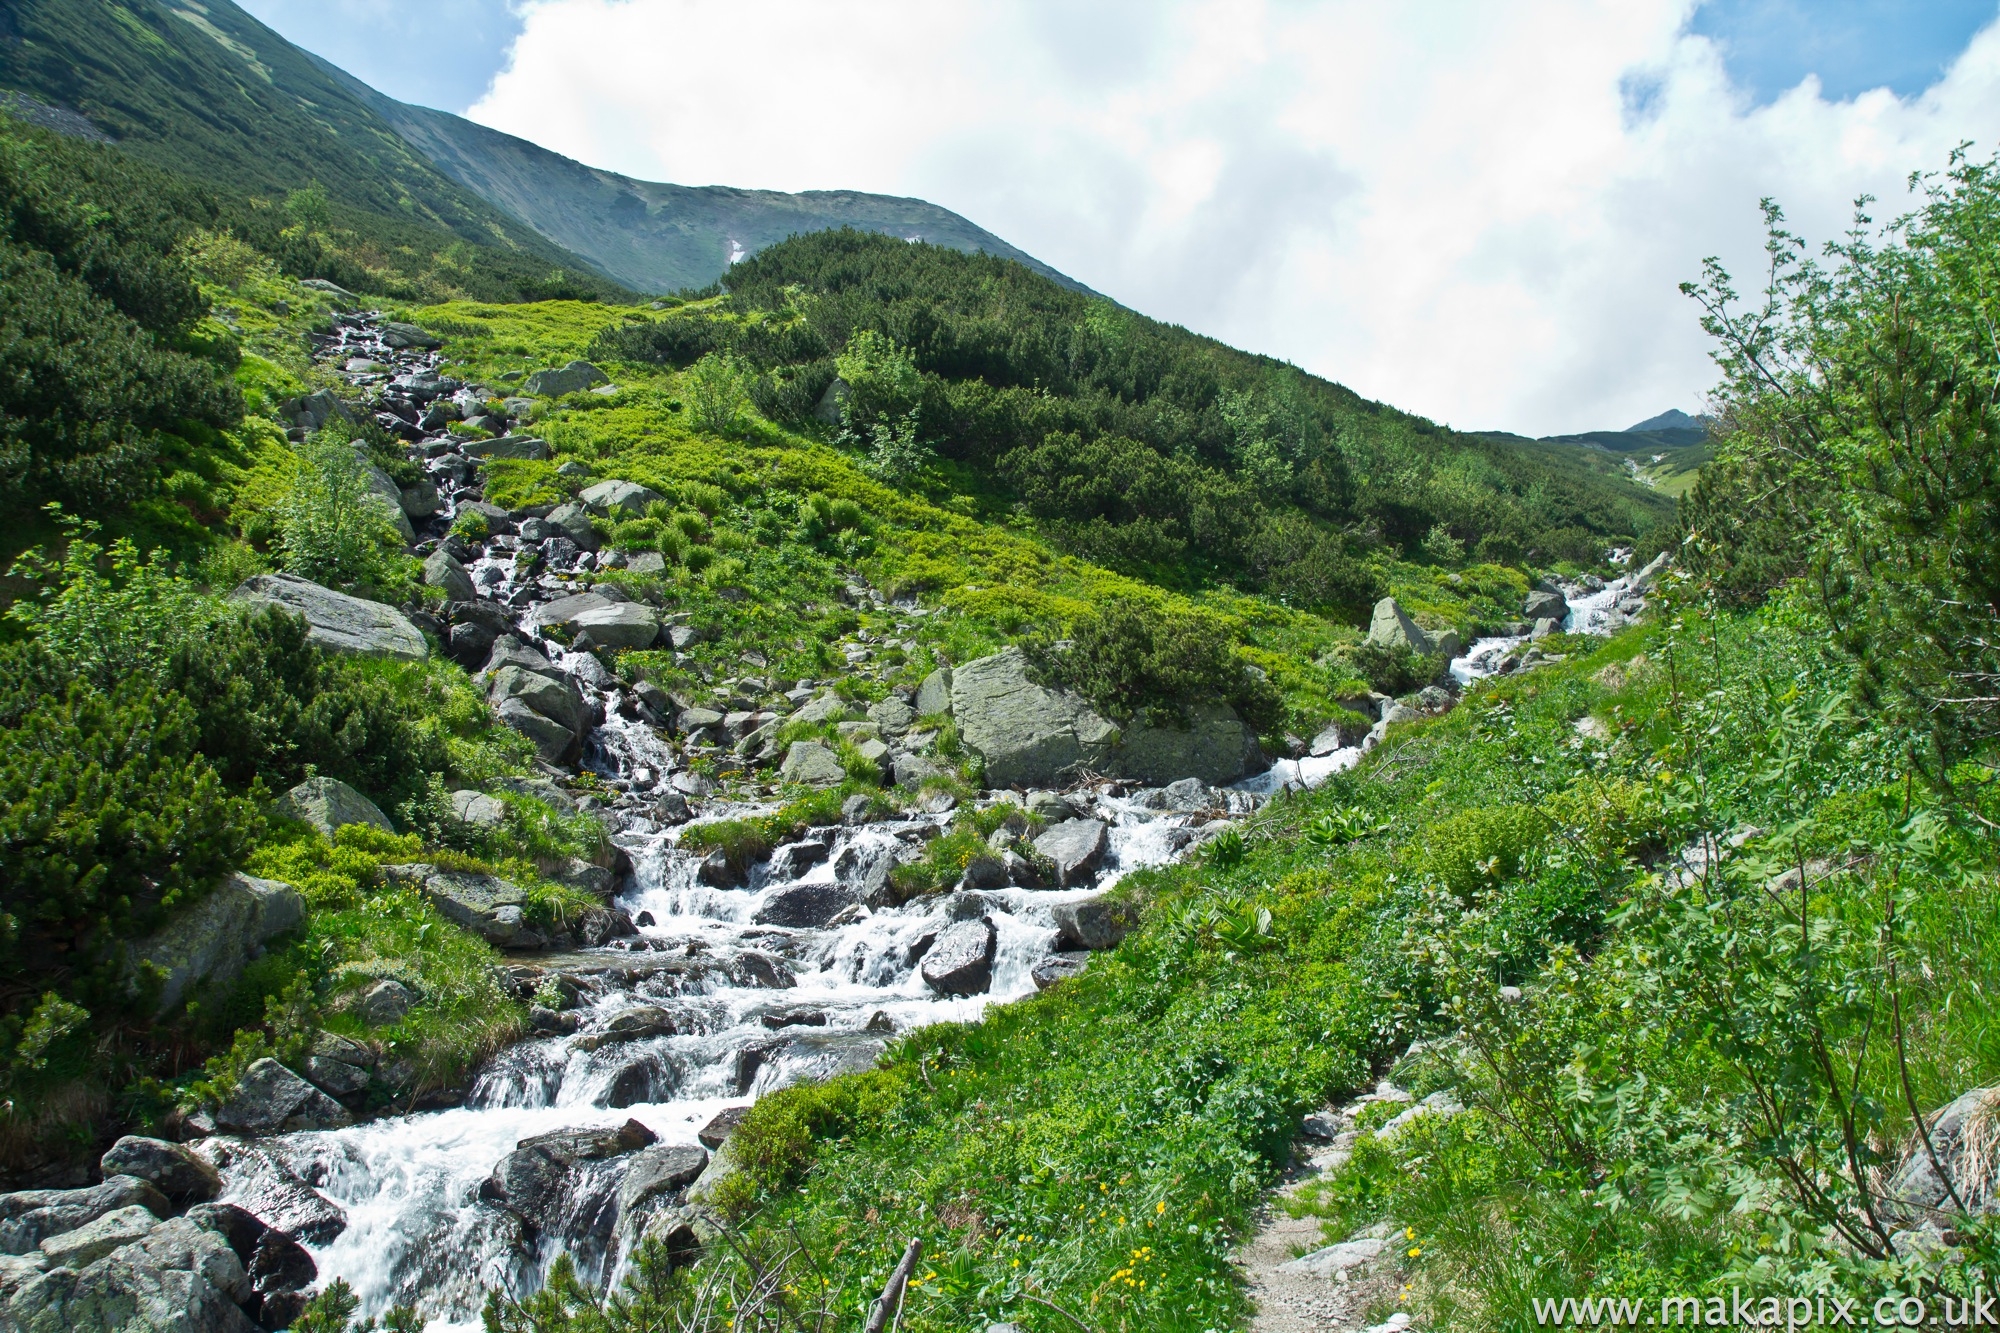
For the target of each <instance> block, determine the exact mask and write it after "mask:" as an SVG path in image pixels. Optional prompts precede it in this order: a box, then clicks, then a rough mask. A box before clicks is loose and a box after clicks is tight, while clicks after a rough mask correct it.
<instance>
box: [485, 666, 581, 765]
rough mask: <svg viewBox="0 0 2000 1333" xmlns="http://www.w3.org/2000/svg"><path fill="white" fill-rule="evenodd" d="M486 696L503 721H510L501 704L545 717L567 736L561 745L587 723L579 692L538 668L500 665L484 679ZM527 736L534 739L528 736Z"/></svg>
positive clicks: (574, 736)
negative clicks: (528, 668)
mask: <svg viewBox="0 0 2000 1333" xmlns="http://www.w3.org/2000/svg"><path fill="white" fill-rule="evenodd" d="M486 699H487V702H488V703H490V704H492V705H493V707H494V709H495V711H496V712H499V714H500V719H501V720H502V721H503V722H510V725H511V721H510V718H509V715H508V714H507V713H506V712H504V711H502V706H503V705H505V704H510V703H512V704H518V705H520V706H521V707H524V708H527V709H529V710H531V711H532V712H534V713H535V714H537V715H538V716H540V717H543V718H546V719H548V720H549V721H550V722H553V723H555V724H556V725H557V726H558V727H559V728H561V729H562V730H563V732H564V733H565V735H566V736H567V738H568V742H567V743H565V745H564V746H563V747H561V748H562V749H564V750H565V751H566V750H567V749H568V748H569V744H570V743H573V742H574V741H575V740H576V738H577V737H578V736H580V735H581V734H582V733H583V731H584V728H585V727H586V725H587V723H588V718H589V714H588V713H587V712H586V710H585V707H584V702H583V696H582V695H581V694H579V693H578V692H577V688H576V686H574V685H572V684H570V682H569V681H567V680H553V679H550V678H549V677H548V676H545V675H541V674H540V673H538V672H534V671H529V670H526V669H524V668H522V667H517V666H504V667H501V668H500V670H498V671H496V672H494V673H493V676H492V678H491V679H490V680H488V681H487V682H486ZM530 739H535V738H534V737H532V736H531V737H530Z"/></svg>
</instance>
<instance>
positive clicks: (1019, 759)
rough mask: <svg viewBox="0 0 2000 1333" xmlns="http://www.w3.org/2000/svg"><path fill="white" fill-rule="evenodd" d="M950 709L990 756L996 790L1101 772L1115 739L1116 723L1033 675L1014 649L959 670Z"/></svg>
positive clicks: (989, 776) (967, 736)
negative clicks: (1029, 674)
mask: <svg viewBox="0 0 2000 1333" xmlns="http://www.w3.org/2000/svg"><path fill="white" fill-rule="evenodd" d="M951 714H952V716H953V717H955V718H956V719H957V720H958V726H959V735H960V736H961V737H963V739H964V741H965V743H966V744H967V745H969V746H971V747H972V748H973V749H974V750H977V751H978V752H979V753H980V755H981V756H983V757H984V758H985V760H986V782H987V785H988V786H991V787H1046V786H1051V785H1055V784H1058V783H1060V782H1062V781H1063V780H1064V779H1066V778H1068V777H1070V776H1071V775H1073V774H1075V773H1076V772H1078V771H1079V770H1081V769H1085V768H1092V769H1099V770H1100V771H1101V770H1102V766H1103V763H1104V760H1105V758H1106V757H1107V756H1108V755H1109V754H1110V753H1111V751H1112V749H1113V748H1114V746H1115V745H1116V743H1117V741H1118V728H1117V727H1115V726H1113V725H1112V724H1111V723H1110V722H1109V721H1107V720H1106V719H1105V718H1103V717H1101V716H1099V715H1098V713H1097V712H1096V710H1094V709H1093V708H1091V707H1090V705H1089V704H1087V703H1085V702H1084V701H1083V700H1082V699H1080V698H1078V697H1077V696H1075V695H1073V694H1069V693H1067V692H1065V691H1060V690H1052V689H1049V688H1047V687H1046V686H1042V685H1038V684H1036V683H1035V682H1034V681H1033V680H1031V679H1029V676H1028V660H1027V658H1026V657H1025V656H1023V655H1022V653H1021V651H1020V650H1019V649H1017V648H1008V649H1006V650H1004V651H1002V652H998V653H995V654H993V655H992V656H991V657H981V658H978V659H976V660H974V661H971V662H967V663H966V664H965V665H964V666H961V667H956V668H954V669H953V670H952V673H951Z"/></svg>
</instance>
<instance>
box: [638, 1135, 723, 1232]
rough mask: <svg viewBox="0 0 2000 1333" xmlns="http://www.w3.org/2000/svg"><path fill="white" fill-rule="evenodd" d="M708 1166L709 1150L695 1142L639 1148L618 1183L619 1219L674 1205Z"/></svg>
mask: <svg viewBox="0 0 2000 1333" xmlns="http://www.w3.org/2000/svg"><path fill="white" fill-rule="evenodd" d="M707 1166H708V1150H707V1149H706V1148H702V1147H698V1146H697V1145H695V1144H692V1143H655V1144H653V1145H651V1146H650V1147H646V1148H642V1149H640V1150H639V1151H638V1152H636V1153H634V1154H633V1155H632V1160H631V1162H630V1163H629V1164H627V1166H626V1167H625V1175H624V1177H623V1178H622V1179H620V1180H619V1182H618V1212H619V1214H620V1216H630V1215H632V1214H634V1213H638V1212H643V1211H646V1210H648V1209H651V1208H655V1207H658V1206H659V1205H661V1204H664V1203H672V1202H674V1200H675V1199H676V1197H677V1196H678V1195H679V1194H680V1192H681V1191H682V1190H685V1189H686V1188H687V1187H688V1186H689V1185H692V1184H694V1182H695V1181H696V1180H699V1179H700V1178H701V1173H702V1171H703V1170H704V1169H706V1168H707Z"/></svg>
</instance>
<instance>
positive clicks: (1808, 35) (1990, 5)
mask: <svg viewBox="0 0 2000 1333" xmlns="http://www.w3.org/2000/svg"><path fill="white" fill-rule="evenodd" d="M1996 13H2000V5H1996V3H1995V0H1920V2H1913V0H1706V3H1704V4H1703V5H1702V6H1701V7H1700V8H1699V9H1697V10H1695V13H1694V17H1693V19H1692V20H1690V21H1689V24H1688V30H1689V31H1690V32H1694V33H1697V34H1699V35H1701V36H1704V37H1709V38H1712V39H1714V40H1715V41H1716V43H1717V44H1718V45H1720V46H1721V48H1722V55H1723V62H1724V64H1725V66H1726V67H1727V68H1728V70H1729V77H1730V79H1731V80H1732V81H1734V82H1735V83H1736V84H1737V85H1738V86H1740V87H1742V88H1743V89H1745V90H1746V91H1748V92H1749V93H1750V94H1751V95H1752V96H1753V97H1755V98H1756V100H1757V101H1758V102H1759V103H1766V102H1770V101H1773V100H1775V99H1776V98H1777V97H1778V96H1779V95H1780V94H1782V93H1785V92H1787V91H1789V90H1790V89H1793V88H1796V87H1797V86H1798V85H1799V81H1800V80H1801V79H1803V78H1805V76H1806V75H1808V74H1817V75H1819V79H1820V85H1821V88H1822V90H1823V93H1824V95H1825V96H1826V97H1827V98H1828V99H1829V100H1832V101H1845V100H1846V99H1848V98H1850V97H1853V96H1855V95H1856V94H1858V93H1864V92H1867V91H1869V90H1870V89H1872V88H1884V87H1886V88H1889V89H1891V90H1892V91H1894V92H1895V93H1896V95H1897V96H1899V97H1913V96H1915V95H1916V94H1918V93H1921V92H1922V91H1923V90H1924V89H1926V88H1928V87H1930V86H1931V85H1932V84H1933V83H1936V82H1937V80H1938V78H1939V77H1940V76H1941V75H1942V74H1943V73H1944V71H1945V67H1946V66H1948V65H1950V64H1951V62H1952V61H1953V60H1955V59H1957V57H1958V54H1959V52H1961V51H1963V50H1964V49H1965V46H1966V43H1967V42H1969V41H1971V40H1972V36H1973V34H1974V33H1976V32H1978V31H1979V30H1980V29H1981V28H1983V27H1985V26H1986V25H1987V24H1989V23H1991V22H1992V21H1993V19H1994V17H1995V15H1996Z"/></svg>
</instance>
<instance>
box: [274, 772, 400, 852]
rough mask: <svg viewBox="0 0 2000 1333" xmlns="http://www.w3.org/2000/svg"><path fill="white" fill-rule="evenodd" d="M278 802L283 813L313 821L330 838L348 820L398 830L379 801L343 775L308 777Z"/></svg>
mask: <svg viewBox="0 0 2000 1333" xmlns="http://www.w3.org/2000/svg"><path fill="white" fill-rule="evenodd" d="M276 804H277V809H278V813H279V814H281V815H284V816H285V817H286V818H287V819H296V820H298V821H299V822H300V823H304V824H311V825H312V826H313V827H314V828H316V829H318V830H319V831H320V832H321V833H322V834H323V835H325V836H326V837H329V838H331V837H332V836H333V835H334V832H335V830H337V829H339V828H341V827H342V826H343V825H347V824H366V825H368V826H369V827H370V828H378V829H381V830H382V831H383V832H384V833H394V832H395V831H396V826H395V825H394V824H391V823H390V822H389V817H388V816H387V815H385V814H383V813H382V810H381V808H380V807H379V806H377V805H376V804H375V802H373V801H371V800H369V799H368V798H367V797H366V796H363V795H362V794H361V793H360V792H358V791H356V790H354V788H352V787H350V786H348V785H347V784H346V783H345V782H342V781H341V780H340V779H339V778H307V779H306V780H305V781H304V782H301V783H300V784H299V785H298V786H296V787H294V788H292V789H291V790H290V791H288V792H286V793H285V794H284V795H283V796H280V797H279V798H278V800H277V802H276Z"/></svg>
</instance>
